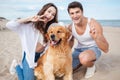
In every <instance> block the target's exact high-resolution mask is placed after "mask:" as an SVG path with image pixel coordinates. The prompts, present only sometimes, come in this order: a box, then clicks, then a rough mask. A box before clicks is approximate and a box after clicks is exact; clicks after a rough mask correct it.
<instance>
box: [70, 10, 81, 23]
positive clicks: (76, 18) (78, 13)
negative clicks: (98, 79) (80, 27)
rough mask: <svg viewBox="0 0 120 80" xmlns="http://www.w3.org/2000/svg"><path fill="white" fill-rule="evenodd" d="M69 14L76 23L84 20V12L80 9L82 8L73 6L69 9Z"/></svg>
mask: <svg viewBox="0 0 120 80" xmlns="http://www.w3.org/2000/svg"><path fill="white" fill-rule="evenodd" d="M69 15H70V17H71V19H72V21H73V22H74V23H75V24H78V23H80V22H81V20H82V17H83V12H82V11H81V10H80V8H71V9H69Z"/></svg>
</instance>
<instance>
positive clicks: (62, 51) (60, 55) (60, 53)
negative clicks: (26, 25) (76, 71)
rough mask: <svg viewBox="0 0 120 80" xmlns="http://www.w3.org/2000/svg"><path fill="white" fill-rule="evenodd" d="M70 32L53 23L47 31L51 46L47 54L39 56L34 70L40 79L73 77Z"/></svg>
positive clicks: (68, 78) (66, 78) (65, 79)
mask: <svg viewBox="0 0 120 80" xmlns="http://www.w3.org/2000/svg"><path fill="white" fill-rule="evenodd" d="M69 37H70V32H69V31H68V30H67V28H65V27H64V26H60V25H57V23H56V24H55V25H51V26H50V27H49V29H48V32H47V38H48V40H49V46H48V49H47V50H46V52H45V54H44V55H43V56H42V57H40V58H39V60H38V65H37V67H36V68H35V70H34V73H35V76H36V77H37V79H38V80H55V77H56V76H57V77H62V76H63V79H64V80H73V79H72V53H71V47H70V46H69V41H68V39H69Z"/></svg>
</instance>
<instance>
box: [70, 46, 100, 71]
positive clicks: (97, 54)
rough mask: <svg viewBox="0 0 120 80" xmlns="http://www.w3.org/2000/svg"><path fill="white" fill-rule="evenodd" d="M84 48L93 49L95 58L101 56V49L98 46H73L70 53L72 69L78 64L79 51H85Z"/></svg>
mask: <svg viewBox="0 0 120 80" xmlns="http://www.w3.org/2000/svg"><path fill="white" fill-rule="evenodd" d="M85 50H93V51H94V52H95V54H96V60H97V59H98V58H99V57H100V56H101V51H100V49H99V48H98V47H88V48H75V49H74V51H73V53H72V58H73V61H72V66H73V69H75V68H76V67H77V66H78V65H79V64H80V61H79V55H80V53H81V52H83V51H85Z"/></svg>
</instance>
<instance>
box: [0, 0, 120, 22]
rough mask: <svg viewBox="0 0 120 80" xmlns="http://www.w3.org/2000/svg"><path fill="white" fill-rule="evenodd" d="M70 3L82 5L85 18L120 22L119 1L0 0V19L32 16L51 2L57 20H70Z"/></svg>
mask: <svg viewBox="0 0 120 80" xmlns="http://www.w3.org/2000/svg"><path fill="white" fill-rule="evenodd" d="M72 1H79V2H81V3H82V5H83V9H84V16H86V17H91V18H95V19H97V20H109V19H114V20H115V19H117V20H118V19H119V20H120V0H0V17H5V18H7V19H16V18H18V17H21V18H25V17H29V16H33V15H36V14H37V13H38V11H39V10H40V9H41V8H42V6H43V5H44V4H46V3H49V2H52V3H54V4H55V5H56V6H57V7H58V19H59V20H70V16H69V14H68V12H67V6H68V4H69V3H70V2H72Z"/></svg>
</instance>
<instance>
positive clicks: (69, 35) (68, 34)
mask: <svg viewBox="0 0 120 80" xmlns="http://www.w3.org/2000/svg"><path fill="white" fill-rule="evenodd" d="M66 30H67V34H66V38H67V40H69V39H70V38H71V36H72V34H71V32H70V31H69V30H68V28H66Z"/></svg>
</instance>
